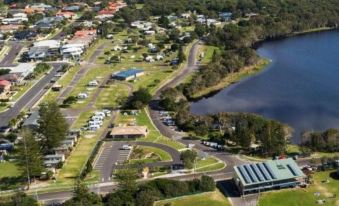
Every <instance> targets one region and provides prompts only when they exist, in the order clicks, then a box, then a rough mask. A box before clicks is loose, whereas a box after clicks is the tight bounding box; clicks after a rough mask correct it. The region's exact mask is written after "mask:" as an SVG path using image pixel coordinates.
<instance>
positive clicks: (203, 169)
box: [195, 162, 225, 172]
mask: <svg viewBox="0 0 339 206" xmlns="http://www.w3.org/2000/svg"><path fill="white" fill-rule="evenodd" d="M224 167H225V163H223V162H219V163H215V164H211V165H209V166H206V167H201V168H200V169H196V170H195V171H196V172H211V171H216V170H221V169H223V168H224Z"/></svg>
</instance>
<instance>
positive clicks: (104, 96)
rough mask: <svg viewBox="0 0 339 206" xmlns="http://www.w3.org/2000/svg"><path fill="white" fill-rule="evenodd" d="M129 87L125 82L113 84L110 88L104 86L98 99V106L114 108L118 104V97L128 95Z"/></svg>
mask: <svg viewBox="0 0 339 206" xmlns="http://www.w3.org/2000/svg"><path fill="white" fill-rule="evenodd" d="M127 95H128V88H127V86H126V85H123V84H113V85H110V86H109V87H108V88H104V89H103V90H102V91H101V93H100V94H99V96H98V98H97V99H96V102H95V106H96V107H97V108H114V107H116V106H118V105H117V102H116V100H117V99H118V97H122V96H125V97H126V96H127Z"/></svg>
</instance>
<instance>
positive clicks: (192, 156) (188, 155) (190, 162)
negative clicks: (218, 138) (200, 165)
mask: <svg viewBox="0 0 339 206" xmlns="http://www.w3.org/2000/svg"><path fill="white" fill-rule="evenodd" d="M196 158H197V153H196V152H195V151H193V150H186V151H184V152H182V153H181V154H180V159H181V160H182V161H183V162H184V165H185V167H186V168H187V169H192V168H193V167H194V164H195V160H196Z"/></svg>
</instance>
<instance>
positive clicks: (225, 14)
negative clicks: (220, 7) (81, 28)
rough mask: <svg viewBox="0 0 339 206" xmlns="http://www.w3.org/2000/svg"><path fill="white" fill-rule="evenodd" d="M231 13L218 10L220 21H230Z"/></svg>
mask: <svg viewBox="0 0 339 206" xmlns="http://www.w3.org/2000/svg"><path fill="white" fill-rule="evenodd" d="M232 15H233V14H232V13H231V12H220V13H219V18H220V19H221V21H231V19H232Z"/></svg>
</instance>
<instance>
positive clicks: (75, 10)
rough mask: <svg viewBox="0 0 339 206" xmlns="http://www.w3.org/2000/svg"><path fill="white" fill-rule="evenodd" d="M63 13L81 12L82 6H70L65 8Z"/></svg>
mask: <svg viewBox="0 0 339 206" xmlns="http://www.w3.org/2000/svg"><path fill="white" fill-rule="evenodd" d="M62 10H63V11H66V12H78V11H80V10H81V6H78V5H70V6H66V7H64V8H62Z"/></svg>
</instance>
